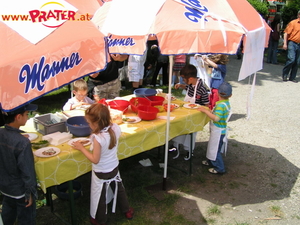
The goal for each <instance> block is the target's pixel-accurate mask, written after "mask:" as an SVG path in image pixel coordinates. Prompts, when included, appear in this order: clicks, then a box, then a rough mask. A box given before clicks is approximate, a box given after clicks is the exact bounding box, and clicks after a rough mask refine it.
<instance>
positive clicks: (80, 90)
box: [63, 79, 94, 111]
mask: <svg viewBox="0 0 300 225" xmlns="http://www.w3.org/2000/svg"><path fill="white" fill-rule="evenodd" d="M87 93H88V86H87V83H86V81H85V80H84V79H79V80H76V81H74V82H73V94H74V97H72V98H70V99H69V100H68V101H67V102H66V104H65V105H64V106H63V111H66V110H73V109H76V108H81V107H82V106H90V105H91V104H93V103H94V101H93V100H92V99H90V98H89V97H87Z"/></svg>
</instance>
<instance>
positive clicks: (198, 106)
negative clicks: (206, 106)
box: [183, 103, 201, 109]
mask: <svg viewBox="0 0 300 225" xmlns="http://www.w3.org/2000/svg"><path fill="white" fill-rule="evenodd" d="M190 105H196V106H195V107H191V106H190ZM183 107H184V108H187V109H198V108H200V107H201V105H198V104H193V103H186V104H184V105H183Z"/></svg>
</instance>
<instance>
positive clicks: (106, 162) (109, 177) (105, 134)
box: [73, 103, 133, 225]
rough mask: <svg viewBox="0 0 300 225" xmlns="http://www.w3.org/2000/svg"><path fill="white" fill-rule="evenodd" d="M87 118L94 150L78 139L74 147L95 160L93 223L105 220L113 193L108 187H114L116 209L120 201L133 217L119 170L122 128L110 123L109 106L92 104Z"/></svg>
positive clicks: (127, 214) (92, 202)
mask: <svg viewBox="0 0 300 225" xmlns="http://www.w3.org/2000/svg"><path fill="white" fill-rule="evenodd" d="M85 118H86V120H87V122H88V123H89V126H90V128H91V129H92V133H93V134H92V136H91V140H92V142H93V151H92V152H90V151H89V150H87V149H86V148H85V147H83V145H82V143H80V142H75V143H74V145H73V148H74V149H77V150H79V151H81V152H82V153H83V154H84V155H85V156H86V157H87V158H88V159H89V160H90V161H91V162H92V183H91V208H90V214H91V223H92V224H94V225H99V224H105V223H106V220H107V212H106V211H107V210H106V207H107V206H106V203H108V202H109V201H110V199H108V200H107V199H106V198H107V197H108V196H109V194H110V193H109V192H107V191H109V190H110V189H109V187H111V188H112V189H113V190H115V193H114V196H113V198H114V204H113V212H115V211H114V210H115V202H116V200H118V204H119V205H120V208H121V211H122V212H123V213H125V216H126V218H127V219H132V218H133V209H132V208H130V207H129V204H128V199H127V195H126V192H125V189H124V186H123V183H122V179H121V176H120V173H119V169H118V165H119V160H118V156H117V151H118V139H119V137H120V136H121V129H120V127H119V126H118V125H117V124H115V123H112V122H111V121H112V120H111V117H110V112H109V109H108V108H107V107H106V106H105V105H102V104H100V103H96V104H93V105H92V106H91V107H89V108H88V109H87V110H86V111H85Z"/></svg>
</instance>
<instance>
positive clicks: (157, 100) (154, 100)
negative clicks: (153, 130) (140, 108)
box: [147, 96, 165, 106]
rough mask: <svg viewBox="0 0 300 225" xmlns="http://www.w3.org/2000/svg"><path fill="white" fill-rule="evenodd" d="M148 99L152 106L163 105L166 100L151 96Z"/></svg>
mask: <svg viewBox="0 0 300 225" xmlns="http://www.w3.org/2000/svg"><path fill="white" fill-rule="evenodd" d="M147 99H149V100H150V102H151V106H155V105H162V104H163V102H164V100H165V98H164V97H161V96H149V97H147Z"/></svg>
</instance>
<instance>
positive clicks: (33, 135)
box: [22, 133, 38, 141]
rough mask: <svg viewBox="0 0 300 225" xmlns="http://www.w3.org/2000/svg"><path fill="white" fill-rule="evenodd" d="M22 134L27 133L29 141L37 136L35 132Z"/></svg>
mask: <svg viewBox="0 0 300 225" xmlns="http://www.w3.org/2000/svg"><path fill="white" fill-rule="evenodd" d="M22 135H28V136H29V137H28V139H29V141H33V140H35V139H37V138H38V135H37V134H35V133H22Z"/></svg>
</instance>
